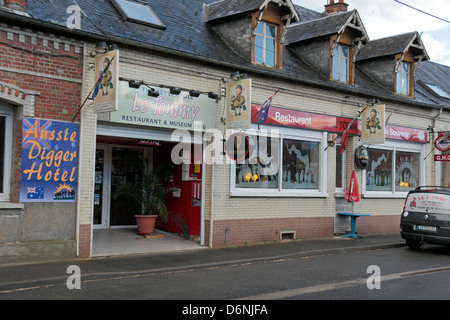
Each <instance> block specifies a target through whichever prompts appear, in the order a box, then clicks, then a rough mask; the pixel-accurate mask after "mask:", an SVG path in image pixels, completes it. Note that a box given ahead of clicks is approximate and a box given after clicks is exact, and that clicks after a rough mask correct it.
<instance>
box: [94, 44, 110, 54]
mask: <svg viewBox="0 0 450 320" xmlns="http://www.w3.org/2000/svg"><path fill="white" fill-rule="evenodd" d="M107 49H108V46H107V45H106V42H98V43H97V44H96V45H95V52H96V53H98V54H101V53H104V52H105V51H106V50H107Z"/></svg>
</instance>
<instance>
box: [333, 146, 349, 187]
mask: <svg viewBox="0 0 450 320" xmlns="http://www.w3.org/2000/svg"><path fill="white" fill-rule="evenodd" d="M335 143H336V158H337V157H341V164H342V167H341V168H340V169H341V187H337V184H335V193H341V192H345V182H346V179H345V178H346V173H347V170H346V163H347V162H346V161H347V150H345V151H344V152H343V153H342V154H341V152H340V148H341V147H342V146H341V138H339V139H336V142H335ZM338 147H339V148H338ZM337 171H338V167H337V162H336V172H335V174H336V177H335V180H336V181H335V183H336V182H337Z"/></svg>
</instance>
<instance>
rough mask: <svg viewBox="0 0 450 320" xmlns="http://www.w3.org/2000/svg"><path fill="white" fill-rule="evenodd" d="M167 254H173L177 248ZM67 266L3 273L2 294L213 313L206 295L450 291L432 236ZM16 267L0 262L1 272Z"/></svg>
mask: <svg viewBox="0 0 450 320" xmlns="http://www.w3.org/2000/svg"><path fill="white" fill-rule="evenodd" d="M254 250H260V249H259V247H255V249H254ZM179 257H180V258H181V256H179ZM167 259H168V260H169V259H172V260H174V259H175V260H176V256H167ZM102 263H104V264H107V263H108V260H104V261H103V262H102ZM122 263H123V261H122ZM62 266H64V264H62V265H61V267H62ZM65 268H67V265H65V267H64V270H61V273H60V274H54V277H47V278H46V279H40V280H39V281H36V282H33V281H30V280H23V281H20V280H16V281H11V282H9V283H8V282H7V281H5V280H4V281H3V283H0V300H22V299H31V300H35V299H39V300H41V299H43V300H45V299H51V300H54V299H57V300H59V299H69V300H78V299H80V300H97V299H101V300H117V299H126V300H128V299H132V300H141V299H143V300H181V301H178V302H177V303H176V304H173V308H172V310H170V311H171V312H174V313H175V314H180V315H182V313H183V312H187V313H191V314H192V313H193V312H194V313H195V312H204V313H205V314H204V316H211V315H212V314H211V312H212V309H206V307H205V309H195V308H200V307H201V306H202V303H201V302H202V301H209V303H208V304H207V305H208V306H211V308H212V306H214V303H212V304H211V301H222V302H223V301H225V300H226V301H232V300H236V299H243V300H237V301H234V302H233V304H234V305H236V304H237V305H239V303H245V304H246V305H249V306H251V307H249V308H250V309H245V310H244V311H245V312H247V311H248V312H253V313H254V314H257V313H258V312H261V310H256V309H254V306H255V305H260V306H261V305H263V306H264V305H265V303H269V302H265V301H267V300H322V299H327V300H329V299H338V300H392V299H394V300H397V299H399V300H415V299H421V300H423V299H425V300H426V299H433V300H436V299H445V300H447V299H450V290H449V289H448V287H449V283H450V248H447V247H441V246H433V245H427V244H425V245H424V246H423V247H422V249H421V250H420V251H413V250H410V249H408V248H407V247H406V246H397V247H387V248H382V249H379V248H374V249H371V248H361V249H358V248H356V249H353V250H336V251H328V250H322V251H314V252H311V253H310V254H308V252H306V253H305V252H303V253H302V254H300V253H298V254H295V253H291V254H284V255H280V256H277V257H273V256H272V257H267V258H264V257H259V258H258V259H248V260H247V259H245V258H244V257H241V258H240V259H237V260H233V261H232V260H229V261H228V263H223V262H222V263H214V262H210V263H204V264H198V265H189V266H186V267H183V266H182V264H180V266H178V267H170V268H169V267H168V268H158V269H149V270H147V271H146V270H140V271H139V272H137V270H134V269H133V268H132V267H131V268H129V269H128V270H129V271H120V272H116V271H111V272H104V273H97V274H96V276H95V277H92V276H88V275H87V274H86V272H87V270H84V268H85V267H84V266H83V265H81V264H80V267H79V268H80V269H79V272H80V275H81V278H80V279H79V281H77V278H76V276H77V273H76V272H74V271H70V272H67V270H66V269H65ZM13 269H14V268H8V269H5V268H3V269H2V268H0V272H2V271H3V272H5V271H6V270H9V271H11V270H13ZM91 272H92V270H89V274H91ZM368 282H369V286H371V287H372V289H370V288H369V287H368ZM69 287H72V289H69ZM238 301H240V302H238ZM239 306H240V305H239ZM268 306H270V304H269V305H268ZM186 308H187V309H186ZM227 308H228V309H227ZM240 308H242V306H241V307H240ZM252 308H253V309H252ZM244 311H243V309H239V312H241V313H242V312H244ZM262 311H264V310H262ZM267 311H268V312H269V311H270V310H267ZM206 312H209V314H206ZM219 312H221V313H222V315H223V314H226V313H227V312H236V310H234V311H233V307H229V306H227V305H222V307H221V309H220V311H219V309H217V310H215V316H214V317H216V316H217V315H219Z"/></svg>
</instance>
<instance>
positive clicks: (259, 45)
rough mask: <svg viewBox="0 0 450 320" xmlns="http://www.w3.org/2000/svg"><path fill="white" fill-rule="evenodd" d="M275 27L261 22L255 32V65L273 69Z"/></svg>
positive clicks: (275, 44)
mask: <svg viewBox="0 0 450 320" xmlns="http://www.w3.org/2000/svg"><path fill="white" fill-rule="evenodd" d="M277 43H278V40H277V26H276V25H273V24H270V23H267V22H264V21H261V22H260V23H258V26H257V27H256V31H255V47H254V53H255V63H260V64H264V65H267V66H271V67H275V66H276V61H277Z"/></svg>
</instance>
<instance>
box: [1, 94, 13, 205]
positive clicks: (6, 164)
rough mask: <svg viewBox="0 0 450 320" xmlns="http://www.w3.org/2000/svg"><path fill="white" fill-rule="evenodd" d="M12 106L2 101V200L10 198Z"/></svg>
mask: <svg viewBox="0 0 450 320" xmlns="http://www.w3.org/2000/svg"><path fill="white" fill-rule="evenodd" d="M11 150H12V108H11V107H9V106H7V105H5V104H2V103H1V102H0V201H9V200H10V179H11V161H12V159H11V157H12V155H11Z"/></svg>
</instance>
